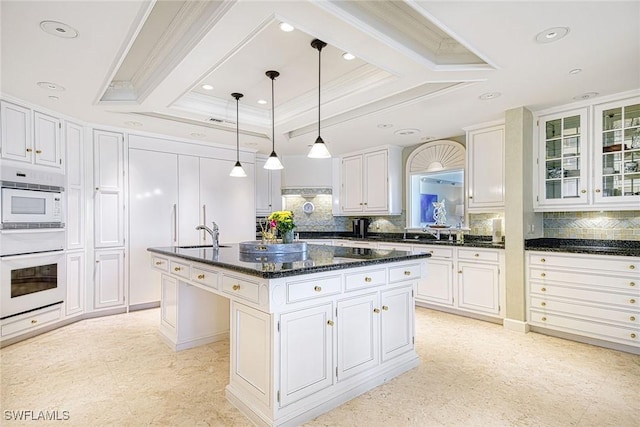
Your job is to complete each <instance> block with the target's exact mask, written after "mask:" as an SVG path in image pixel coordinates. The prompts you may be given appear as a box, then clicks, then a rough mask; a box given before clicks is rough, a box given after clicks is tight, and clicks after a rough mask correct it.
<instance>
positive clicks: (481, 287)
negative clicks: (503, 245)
mask: <svg viewBox="0 0 640 427" xmlns="http://www.w3.org/2000/svg"><path fill="white" fill-rule="evenodd" d="M498 257H499V254H498V253H497V251H485V250H476V249H473V248H470V249H458V303H457V306H458V307H459V308H461V309H463V310H468V311H472V312H477V313H481V314H489V315H497V314H499V313H500V268H499V266H498Z"/></svg>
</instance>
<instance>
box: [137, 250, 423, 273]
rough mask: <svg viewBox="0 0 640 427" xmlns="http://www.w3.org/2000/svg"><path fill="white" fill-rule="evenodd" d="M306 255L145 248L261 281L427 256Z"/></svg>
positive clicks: (372, 253)
mask: <svg viewBox="0 0 640 427" xmlns="http://www.w3.org/2000/svg"><path fill="white" fill-rule="evenodd" d="M307 248H308V249H307V251H306V252H298V253H292V254H282V255H264V254H260V253H252V254H249V253H240V250H239V247H238V244H232V245H223V246H221V247H220V248H219V249H216V250H214V249H213V248H212V247H211V246H185V247H180V246H169V247H158V248H148V249H147V250H148V251H149V252H153V253H157V254H162V255H168V256H174V257H178V258H183V259H187V260H190V261H197V262H202V263H205V264H210V265H213V266H215V267H221V268H225V269H228V270H232V271H237V272H240V273H244V274H249V275H252V276H257V277H262V278H264V279H275V278H279V277H287V276H297V275H302V274H311V273H319V272H323V271H332V270H341V269H347V268H356V267H364V266H367V265H372V264H383V263H389V262H398V261H407V260H412V259H420V258H428V257H430V256H431V255H430V254H419V253H413V252H408V251H395V250H385V249H368V248H348V247H336V246H323V245H312V244H309V245H307Z"/></svg>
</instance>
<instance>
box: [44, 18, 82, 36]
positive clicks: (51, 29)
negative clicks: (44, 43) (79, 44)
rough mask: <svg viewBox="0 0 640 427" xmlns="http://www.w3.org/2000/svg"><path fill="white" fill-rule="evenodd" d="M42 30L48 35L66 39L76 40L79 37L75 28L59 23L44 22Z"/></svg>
mask: <svg viewBox="0 0 640 427" xmlns="http://www.w3.org/2000/svg"><path fill="white" fill-rule="evenodd" d="M40 28H42V31H44V32H45V33H47V34H51V35H52V36H56V37H62V38H64V39H74V38H76V37H78V31H77V30H76V29H75V28H72V27H70V26H69V25H67V24H65V23H62V22H58V21H42V22H41V23H40Z"/></svg>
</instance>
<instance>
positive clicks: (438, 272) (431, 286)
mask: <svg viewBox="0 0 640 427" xmlns="http://www.w3.org/2000/svg"><path fill="white" fill-rule="evenodd" d="M417 298H418V299H421V300H425V301H427V302H432V303H436V304H444V305H449V306H450V305H453V261H450V260H441V259H433V258H429V261H428V262H427V274H426V276H424V277H422V278H421V279H420V280H419V281H418V295H417Z"/></svg>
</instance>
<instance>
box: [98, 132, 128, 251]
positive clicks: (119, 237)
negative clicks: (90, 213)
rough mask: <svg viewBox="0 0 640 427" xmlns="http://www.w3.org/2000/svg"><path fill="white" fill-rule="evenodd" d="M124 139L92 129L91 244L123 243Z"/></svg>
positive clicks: (111, 245) (100, 245)
mask: <svg viewBox="0 0 640 427" xmlns="http://www.w3.org/2000/svg"><path fill="white" fill-rule="evenodd" d="M124 178H125V177H124V140H123V136H122V134H121V133H116V132H107V131H102V130H94V131H93V184H94V187H95V193H94V203H95V207H94V215H95V218H94V232H95V241H94V243H95V247H96V248H109V247H117V246H123V245H124V208H125V205H124V200H125V199H124Z"/></svg>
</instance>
